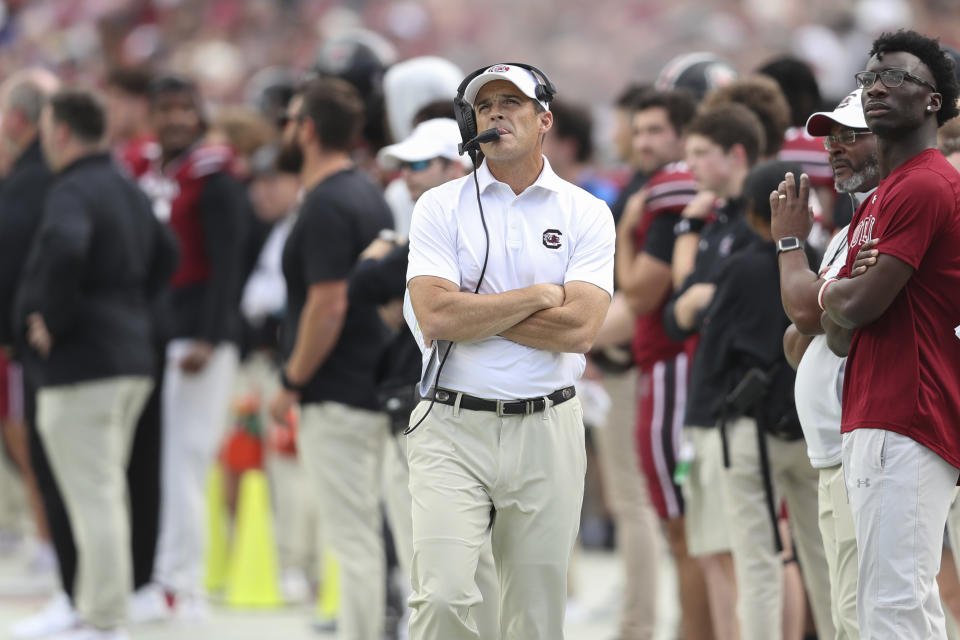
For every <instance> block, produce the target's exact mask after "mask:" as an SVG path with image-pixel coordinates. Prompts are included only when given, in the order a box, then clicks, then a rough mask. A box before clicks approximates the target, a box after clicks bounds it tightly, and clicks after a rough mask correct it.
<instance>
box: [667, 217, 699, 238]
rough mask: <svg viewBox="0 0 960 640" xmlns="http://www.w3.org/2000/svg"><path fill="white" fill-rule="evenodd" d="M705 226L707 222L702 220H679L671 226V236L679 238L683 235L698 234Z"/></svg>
mask: <svg viewBox="0 0 960 640" xmlns="http://www.w3.org/2000/svg"><path fill="white" fill-rule="evenodd" d="M705 226H707V221H706V220H704V219H702V218H681V219H680V220H679V221H678V222H677V224H675V225H673V235H674V236H677V237H679V236H682V235H683V234H685V233H700V232H701V231H703V228H704V227H705Z"/></svg>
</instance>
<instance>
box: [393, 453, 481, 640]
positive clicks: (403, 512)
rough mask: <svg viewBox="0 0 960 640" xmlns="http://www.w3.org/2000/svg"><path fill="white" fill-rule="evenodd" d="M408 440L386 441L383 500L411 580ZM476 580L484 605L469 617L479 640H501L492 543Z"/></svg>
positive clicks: (402, 564)
mask: <svg viewBox="0 0 960 640" xmlns="http://www.w3.org/2000/svg"><path fill="white" fill-rule="evenodd" d="M405 440H406V436H403V435H398V436H395V437H390V438H389V439H388V440H387V446H386V452H385V453H384V456H383V458H384V460H383V497H384V504H385V506H386V510H387V518H388V519H389V520H390V527H391V529H392V531H393V541H394V544H395V545H396V548H397V563H398V564H399V565H400V569H401V570H402V571H403V572H404V574H405V575H406V576H407V578H409V577H410V576H411V575H412V574H413V514H412V512H411V507H412V503H413V500H412V498H411V497H410V472H409V470H408V469H407V459H406V454H405V452H404V447H405V446H406V445H405ZM476 579H477V588H479V589H480V595H481V596H482V598H483V602H482V603H480V604H478V605H477V606H476V607H474V608H473V610H472V611H471V612H470V615H471V617H472V618H473V621H474V623H475V624H476V625H477V632H478V633H479V636H480V640H500V585H499V584H498V582H497V568H496V567H495V566H494V564H493V549H492V548H491V546H490V541H489V539H488V540H487V542H486V543H485V544H484V545H483V548H482V549H481V551H480V561H479V562H478V564H477V576H476Z"/></svg>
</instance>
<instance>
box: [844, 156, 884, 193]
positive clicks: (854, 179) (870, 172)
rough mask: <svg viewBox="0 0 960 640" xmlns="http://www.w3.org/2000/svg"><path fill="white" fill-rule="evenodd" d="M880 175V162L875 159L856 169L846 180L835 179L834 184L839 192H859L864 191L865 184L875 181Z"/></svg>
mask: <svg viewBox="0 0 960 640" xmlns="http://www.w3.org/2000/svg"><path fill="white" fill-rule="evenodd" d="M879 177H880V164H879V163H878V162H877V161H876V160H873V161H872V162H867V163H866V164H865V165H864V166H863V168H862V169H861V170H860V171H855V172H854V173H853V175H851V176H850V177H849V178H847V179H846V180H836V179H834V181H833V186H834V188H836V190H837V191H838V192H839V193H857V192H858V191H862V190H863V189H862V187H863V185H865V184H867V183H870V182H873V181H874V180H876V179H877V178H879Z"/></svg>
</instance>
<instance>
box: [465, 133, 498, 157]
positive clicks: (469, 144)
mask: <svg viewBox="0 0 960 640" xmlns="http://www.w3.org/2000/svg"><path fill="white" fill-rule="evenodd" d="M499 139H500V132H499V131H498V130H497V128H496V127H494V128H492V129H487V130H486V131H481V132H480V133H479V134H477V135H476V136H474V137H473V138H471V139H469V140H467V141H466V142H461V143H459V144H458V145H457V151H458V152H459V153H460V155H463V154H464V153H466V152H467V151H475V150H477V149H479V148H480V145H481V144H487V143H488V142H495V141H497V140H499Z"/></svg>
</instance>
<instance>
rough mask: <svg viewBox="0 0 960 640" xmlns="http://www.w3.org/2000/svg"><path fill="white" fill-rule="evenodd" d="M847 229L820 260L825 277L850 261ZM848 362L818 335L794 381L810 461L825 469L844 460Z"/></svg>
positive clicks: (822, 274) (832, 242)
mask: <svg viewBox="0 0 960 640" xmlns="http://www.w3.org/2000/svg"><path fill="white" fill-rule="evenodd" d="M847 229H848V227H844V228H843V229H842V230H841V231H840V232H839V233H837V235H835V236H834V237H833V240H831V241H830V244H828V245H827V250H826V252H825V253H824V254H823V262H822V263H821V264H820V277H821V278H824V279H826V278H834V277H836V275H837V273H839V271H840V268H841V267H842V266H843V265H844V264H845V263H846V261H847ZM846 363H847V359H846V358H841V357H840V356H838V355H836V354H835V353H833V352H832V351H830V347H828V346H827V337H826V336H825V335H823V334H820V335H817V336H814V338H813V340H812V341H811V342H810V346H809V347H807V350H806V352H805V353H804V354H803V358H801V359H800V366H798V367H797V379H796V382H795V384H794V397H795V399H796V404H797V415H798V416H799V418H800V426H801V427H802V428H803V437H804V439H805V440H806V441H807V455H808V456H810V464H811V465H813V466H814V467H815V468H817V469H824V468H827V467H833V466H836V465H838V464H840V458H841V446H840V445H841V438H840V400H841V396H842V393H843V370H844V366H845V365H846Z"/></svg>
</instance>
